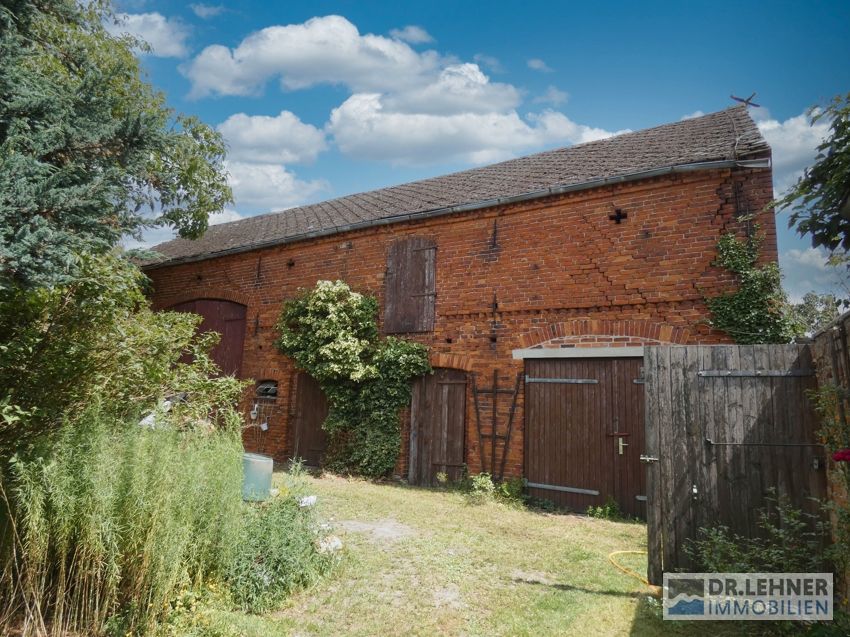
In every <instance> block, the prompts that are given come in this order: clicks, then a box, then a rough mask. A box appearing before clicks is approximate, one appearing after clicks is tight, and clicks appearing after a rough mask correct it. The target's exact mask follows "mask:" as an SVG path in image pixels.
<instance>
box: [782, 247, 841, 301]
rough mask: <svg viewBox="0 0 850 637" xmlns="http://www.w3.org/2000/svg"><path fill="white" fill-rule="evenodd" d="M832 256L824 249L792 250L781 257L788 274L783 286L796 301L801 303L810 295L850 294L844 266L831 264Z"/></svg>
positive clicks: (783, 268) (783, 267)
mask: <svg viewBox="0 0 850 637" xmlns="http://www.w3.org/2000/svg"><path fill="white" fill-rule="evenodd" d="M828 259H829V253H828V252H827V251H826V250H825V249H824V248H820V247H818V248H812V247H809V248H790V249H788V250H785V251H784V252H782V253H781V254H780V255H779V263H780V266H781V268H782V273H783V275H784V279H783V287H784V288H785V290H786V291H787V292H788V296H789V297H790V298H791V300H793V301H794V302H798V303H799V302H800V301H801V300H802V298H803V296H804V295H805V294H806V293H807V292H818V293H821V294H824V293H827V292H831V293H834V294H837V295H838V296H842V297H846V296H847V295H848V293H850V289H849V288H848V281H847V271H846V269H845V268H844V267H837V268H836V267H833V266H831V265H829V261H828Z"/></svg>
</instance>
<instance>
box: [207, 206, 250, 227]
mask: <svg viewBox="0 0 850 637" xmlns="http://www.w3.org/2000/svg"><path fill="white" fill-rule="evenodd" d="M244 218H245V217H244V216H243V215H241V214H239V213H238V212H237V211H236V210H234V209H233V208H225V209H224V210H222V211H221V212H216V213H213V214H211V215H210V217H209V224H210V225H211V226H217V225H218V224H220V223H230V222H231V221H239V220H240V219H244Z"/></svg>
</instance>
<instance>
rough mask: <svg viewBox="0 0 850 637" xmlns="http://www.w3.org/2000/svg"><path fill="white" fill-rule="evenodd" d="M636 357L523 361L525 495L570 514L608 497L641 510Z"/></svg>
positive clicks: (640, 401) (628, 510) (633, 512)
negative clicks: (569, 510) (526, 483)
mask: <svg viewBox="0 0 850 637" xmlns="http://www.w3.org/2000/svg"><path fill="white" fill-rule="evenodd" d="M640 365H641V359H626V358H624V359H604V358H601V359H538V360H527V361H526V366H525V369H526V384H525V419H526V430H525V475H526V479H527V480H528V487H529V491H530V493H531V495H533V496H535V497H539V498H545V499H548V500H552V501H553V502H555V503H556V504H559V505H561V506H566V507H569V508H571V509H573V510H576V511H584V510H586V509H587V507H588V506H591V505H601V504H605V502H606V501H607V500H608V499H609V498H613V499H614V500H615V501H616V502H617V504H618V505H619V506H620V509H621V510H622V511H623V512H625V513H628V514H630V515H639V516H642V515H643V514H644V504H643V500H644V498H643V496H644V495H645V490H644V484H645V483H644V478H643V474H644V471H643V467H642V465H641V464H640V454H641V453H642V449H643V385H642V384H640V383H635V382H634V381H635V380H636V379H639V376H640V373H639V372H640Z"/></svg>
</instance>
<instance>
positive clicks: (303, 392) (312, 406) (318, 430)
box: [292, 372, 328, 467]
mask: <svg viewBox="0 0 850 637" xmlns="http://www.w3.org/2000/svg"><path fill="white" fill-rule="evenodd" d="M327 417H328V400H327V397H326V396H325V393H324V392H323V391H322V388H321V387H320V386H319V383H317V382H316V381H315V379H313V377H312V376H310V375H309V374H307V373H305V372H299V373H298V377H297V378H296V381H295V444H294V448H293V453H292V455H293V457H294V458H301V459H302V460H303V461H304V464H305V465H307V466H308V467H320V466H322V461H323V460H324V457H325V451H326V450H327V446H328V436H327V432H326V431H325V430H324V429H323V428H322V423H323V422H325V419H326V418H327Z"/></svg>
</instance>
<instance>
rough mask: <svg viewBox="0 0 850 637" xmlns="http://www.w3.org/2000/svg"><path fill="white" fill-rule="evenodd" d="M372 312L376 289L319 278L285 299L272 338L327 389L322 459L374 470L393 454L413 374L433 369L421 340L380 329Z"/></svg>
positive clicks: (386, 467)
mask: <svg viewBox="0 0 850 637" xmlns="http://www.w3.org/2000/svg"><path fill="white" fill-rule="evenodd" d="M377 314H378V302H377V299H375V298H374V297H372V296H368V295H364V294H360V293H358V292H354V291H352V290H351V288H349V286H348V285H347V284H345V283H343V282H342V281H319V282H318V283H317V284H316V286H315V287H314V288H313V289H312V290H305V291H302V293H301V294H299V295H298V296H297V297H296V298H294V299H292V300H289V301H287V302H286V303H284V306H283V311H282V313H281V316H280V321H279V322H278V330H279V332H280V338H279V339H278V341H277V345H278V348H279V349H280V350H281V351H282V352H283V353H285V354H287V355H288V356H291V357H292V358H293V359H294V360H295V362H296V364H297V365H298V367H300V368H301V369H303V370H304V371H306V372H307V373H309V374H310V375H311V376H312V377H313V378H315V379H316V381H318V383H319V385H320V386H321V387H322V390H323V391H324V392H325V395H326V396H327V397H328V404H329V408H330V410H329V414H328V418H327V420H325V422H324V423H323V425H322V427H323V428H324V429H325V430H326V431H327V432H328V434H329V438H330V441H329V447H328V458H327V461H326V464H327V466H328V467H329V468H331V469H334V470H337V471H346V472H350V473H358V474H362V475H366V476H374V477H377V476H382V475H385V474H387V473H388V472H389V471H391V470H392V468H393V466H394V465H395V460H396V458H397V457H398V453H399V448H400V445H401V428H400V423H399V412H400V411H401V409H402V408H404V407H405V406H407V405H408V404H409V403H410V380H411V379H412V378H414V377H416V376H420V375H422V374H425V373H428V372H430V371H431V367H430V365H429V364H428V351H427V348H426V347H425V346H424V345H421V344H419V343H413V342H410V341H405V340H402V339H398V338H392V337H387V338H382V337H381V336H380V335H379V333H378V323H377Z"/></svg>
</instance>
